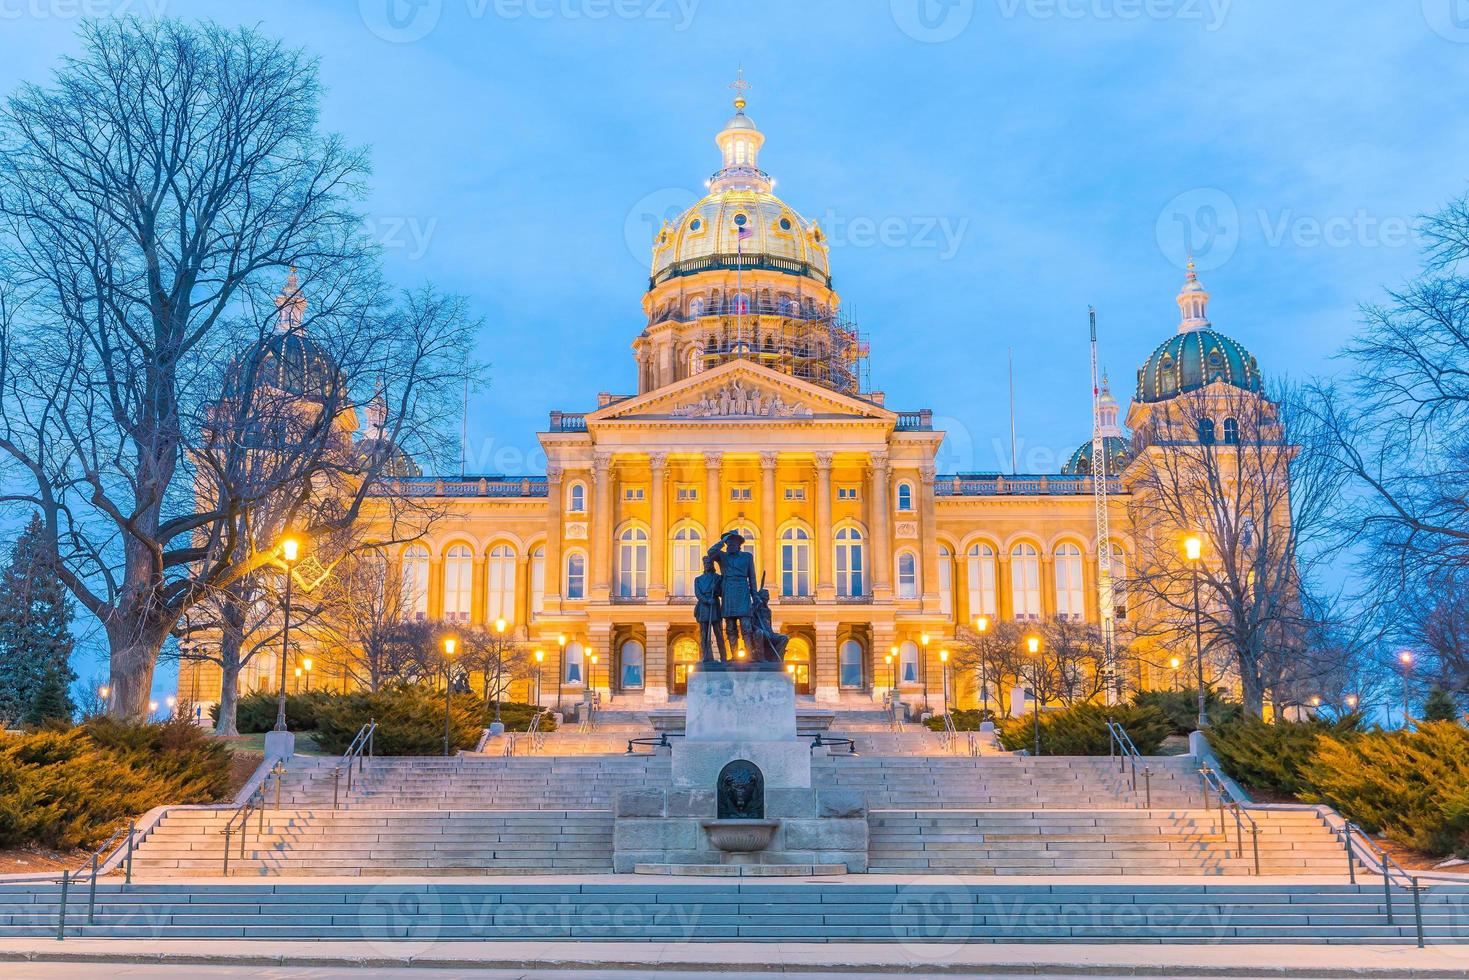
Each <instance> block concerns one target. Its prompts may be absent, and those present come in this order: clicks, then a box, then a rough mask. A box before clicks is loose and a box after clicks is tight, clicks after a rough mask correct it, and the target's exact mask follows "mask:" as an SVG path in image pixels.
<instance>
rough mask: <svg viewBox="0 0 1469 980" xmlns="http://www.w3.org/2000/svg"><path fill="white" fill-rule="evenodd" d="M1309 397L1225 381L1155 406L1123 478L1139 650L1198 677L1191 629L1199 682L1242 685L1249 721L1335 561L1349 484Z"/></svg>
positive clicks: (1290, 652)
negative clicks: (1308, 591)
mask: <svg viewBox="0 0 1469 980" xmlns="http://www.w3.org/2000/svg"><path fill="white" fill-rule="evenodd" d="M1307 397H1308V396H1307V394H1306V393H1304V392H1302V391H1300V390H1297V389H1290V388H1281V389H1279V390H1278V391H1276V392H1274V393H1272V395H1271V396H1270V397H1265V396H1263V395H1260V394H1256V393H1253V392H1247V391H1243V390H1241V389H1238V388H1234V387H1231V386H1229V385H1227V384H1225V383H1224V382H1222V381H1221V382H1215V383H1214V384H1212V385H1210V386H1208V387H1207V388H1205V389H1203V390H1201V391H1197V392H1192V393H1188V394H1184V395H1181V396H1179V397H1177V398H1175V399H1173V400H1172V401H1169V402H1163V403H1160V404H1158V405H1155V406H1154V407H1153V410H1152V413H1151V415H1150V417H1149V419H1148V422H1147V425H1146V427H1145V428H1144V429H1143V430H1141V431H1139V432H1138V433H1137V435H1136V439H1137V442H1138V450H1139V460H1138V462H1137V463H1135V464H1134V466H1133V468H1132V469H1131V470H1129V473H1128V476H1127V479H1128V482H1129V487H1128V489H1129V491H1130V494H1131V496H1130V501H1129V520H1130V522H1131V530H1132V534H1133V537H1134V540H1135V541H1137V543H1138V548H1139V555H1138V560H1137V564H1136V569H1135V571H1134V574H1133V577H1132V579H1131V580H1130V582H1129V588H1130V590H1131V593H1132V594H1133V595H1134V596H1135V597H1137V598H1138V600H1139V604H1140V606H1141V607H1142V609H1141V613H1142V614H1141V615H1140V616H1138V617H1137V620H1138V622H1139V623H1145V624H1147V625H1146V626H1144V627H1141V628H1140V629H1139V639H1140V640H1141V641H1143V642H1152V643H1161V644H1162V645H1163V646H1164V647H1165V648H1166V649H1168V650H1171V651H1174V652H1175V653H1177V654H1179V655H1180V656H1181V658H1182V659H1183V660H1184V662H1185V663H1187V664H1189V665H1190V667H1193V665H1194V661H1195V653H1194V650H1195V617H1196V616H1197V622H1198V634H1199V637H1200V638H1201V640H1202V645H1203V648H1204V650H1205V657H1206V665H1205V677H1204V683H1205V684H1206V685H1210V686H1212V685H1213V684H1215V683H1217V682H1218V681H1219V680H1220V679H1221V678H1222V677H1223V676H1224V675H1225V674H1232V675H1234V676H1236V677H1237V678H1238V679H1239V682H1240V687H1241V691H1242V695H1243V701H1244V704H1245V709H1246V711H1247V712H1249V713H1250V714H1251V715H1253V716H1255V717H1259V716H1260V715H1261V714H1262V713H1263V710H1264V703H1265V699H1266V695H1267V689H1268V688H1269V687H1270V686H1271V685H1272V684H1273V683H1275V682H1277V681H1278V679H1279V678H1280V677H1281V676H1282V675H1283V671H1284V670H1285V668H1286V665H1287V664H1288V663H1289V662H1290V661H1291V659H1292V656H1293V648H1297V649H1298V647H1299V643H1298V639H1299V637H1300V635H1301V633H1302V631H1303V630H1304V629H1305V628H1306V627H1307V625H1308V624H1309V617H1308V616H1307V614H1306V611H1305V608H1304V606H1303V595H1302V587H1303V583H1304V582H1305V581H1307V577H1308V575H1309V573H1310V572H1311V571H1312V569H1313V568H1314V567H1315V566H1316V563H1318V562H1321V561H1323V560H1325V558H1326V556H1327V555H1329V553H1330V552H1329V549H1328V545H1329V544H1330V540H1329V532H1330V531H1331V530H1332V528H1333V521H1334V520H1335V513H1336V510H1337V507H1338V505H1339V502H1340V492H1341V486H1342V475H1341V472H1340V470H1339V468H1337V467H1335V466H1334V465H1333V464H1332V461H1331V454H1330V452H1329V448H1328V440H1327V438H1326V435H1327V434H1326V432H1325V429H1324V427H1323V426H1321V425H1320V424H1319V422H1318V415H1317V414H1316V413H1315V412H1312V411H1306V410H1305V409H1304V408H1303V404H1302V403H1303V401H1304V400H1305V399H1306V398H1307ZM1189 535H1197V536H1199V537H1200V538H1201V539H1202V542H1203V555H1202V558H1201V559H1200V560H1199V561H1197V562H1192V561H1190V560H1189V559H1188V558H1187V557H1186V556H1185V549H1184V539H1185V538H1186V537H1187V536H1189ZM1195 575H1197V583H1198V598H1197V602H1196V601H1195V596H1194V582H1195ZM1190 673H1192V671H1191V672H1190ZM1196 682H1197V681H1196Z"/></svg>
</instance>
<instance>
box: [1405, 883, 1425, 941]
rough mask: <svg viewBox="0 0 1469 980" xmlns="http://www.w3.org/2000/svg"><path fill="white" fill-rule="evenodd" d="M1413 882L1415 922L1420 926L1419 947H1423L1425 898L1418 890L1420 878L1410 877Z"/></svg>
mask: <svg viewBox="0 0 1469 980" xmlns="http://www.w3.org/2000/svg"><path fill="white" fill-rule="evenodd" d="M1408 880H1409V881H1411V882H1412V883H1413V923H1414V925H1416V926H1417V928H1418V948H1419V949H1422V948H1423V898H1422V897H1421V895H1420V894H1419V891H1418V878H1417V876H1416V875H1415V876H1414V877H1412V878H1409V879H1408Z"/></svg>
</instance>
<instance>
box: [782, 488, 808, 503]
mask: <svg viewBox="0 0 1469 980" xmlns="http://www.w3.org/2000/svg"><path fill="white" fill-rule="evenodd" d="M786 499H787V500H805V499H806V488H805V487H786Z"/></svg>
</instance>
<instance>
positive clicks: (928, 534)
mask: <svg viewBox="0 0 1469 980" xmlns="http://www.w3.org/2000/svg"><path fill="white" fill-rule="evenodd" d="M935 475H936V471H935V469H934V465H933V464H932V463H924V464H923V465H922V466H920V467H918V541H919V549H918V560H919V562H920V564H921V566H922V569H923V581H922V583H921V586H922V590H921V591H922V595H923V609H924V611H925V612H927V613H930V614H934V615H936V614H937V613H938V611H939V536H938V519H937V512H938V506H937V503H936V496H937V495H936V494H935V492H934V485H933V482H934V478H935Z"/></svg>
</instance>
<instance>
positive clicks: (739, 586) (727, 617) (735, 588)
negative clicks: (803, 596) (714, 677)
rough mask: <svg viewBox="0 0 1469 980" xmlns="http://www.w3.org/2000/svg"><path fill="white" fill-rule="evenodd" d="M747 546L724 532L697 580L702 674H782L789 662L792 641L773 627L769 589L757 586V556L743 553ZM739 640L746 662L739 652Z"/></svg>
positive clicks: (734, 534)
mask: <svg viewBox="0 0 1469 980" xmlns="http://www.w3.org/2000/svg"><path fill="white" fill-rule="evenodd" d="M744 543H745V539H744V537H743V536H741V535H740V533H739V532H738V531H728V532H726V533H725V534H724V536H723V537H721V538H720V539H719V540H718V541H717V542H715V543H714V546H713V547H711V548H710V549H709V551H708V552H707V553H706V554H705V555H704V574H702V575H700V576H699V577H698V578H696V579H694V619H695V620H696V621H697V622H698V624H699V662H700V666H701V667H702V668H704V669H714V670H720V669H725V670H729V669H735V670H740V669H745V670H779V669H781V665H782V663H783V661H784V660H785V650H786V643H787V642H789V640H790V638H789V637H786V636H782V635H781V634H780V633H777V632H776V631H775V627H774V625H772V622H771V615H770V590H768V589H766V588H764V587H763V583H762V584H757V583H756V582H755V556H754V555H752V554H750V553H749V552H748V551H744V550H743V546H744ZM721 626H723V629H722V630H721V628H720V627H721ZM741 639H743V640H744V644H745V652H746V657H745V658H743V659H742V658H740V657H739V655H738V653H737V651H738V649H739V642H740V640H741Z"/></svg>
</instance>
